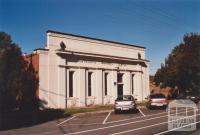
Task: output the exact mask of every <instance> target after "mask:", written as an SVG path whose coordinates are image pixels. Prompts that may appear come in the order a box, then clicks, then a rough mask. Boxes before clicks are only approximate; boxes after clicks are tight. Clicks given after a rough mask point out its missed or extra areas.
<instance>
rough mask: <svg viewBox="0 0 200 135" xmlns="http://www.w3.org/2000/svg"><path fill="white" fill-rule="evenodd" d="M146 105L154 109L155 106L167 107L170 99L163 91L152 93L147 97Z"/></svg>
mask: <svg viewBox="0 0 200 135" xmlns="http://www.w3.org/2000/svg"><path fill="white" fill-rule="evenodd" d="M146 99H147V103H146V107H147V108H148V109H152V108H153V107H165V108H166V107H167V105H168V101H167V98H166V97H165V95H163V94H161V93H154V94H150V95H149V96H148V97H147V98H146Z"/></svg>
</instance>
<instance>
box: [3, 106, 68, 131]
mask: <svg viewBox="0 0 200 135" xmlns="http://www.w3.org/2000/svg"><path fill="white" fill-rule="evenodd" d="M69 116H70V115H64V111H63V110H61V109H45V110H37V111H23V112H22V111H15V112H9V113H4V114H2V115H1V119H0V130H9V129H16V128H22V127H30V126H34V125H37V124H41V123H44V122H48V121H52V120H55V119H58V118H64V117H69Z"/></svg>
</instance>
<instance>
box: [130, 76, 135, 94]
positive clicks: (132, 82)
mask: <svg viewBox="0 0 200 135" xmlns="http://www.w3.org/2000/svg"><path fill="white" fill-rule="evenodd" d="M131 78H132V81H131V85H132V94H134V74H132V77H131Z"/></svg>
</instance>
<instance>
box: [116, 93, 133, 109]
mask: <svg viewBox="0 0 200 135" xmlns="http://www.w3.org/2000/svg"><path fill="white" fill-rule="evenodd" d="M136 100H137V99H135V98H134V97H133V96H132V95H123V96H119V97H118V98H117V99H116V100H115V104H114V111H115V113H118V112H120V111H136V110H137V105H136Z"/></svg>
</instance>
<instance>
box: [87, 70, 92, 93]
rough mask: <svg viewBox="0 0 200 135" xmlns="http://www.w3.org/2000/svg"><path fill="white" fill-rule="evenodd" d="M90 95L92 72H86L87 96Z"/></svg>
mask: <svg viewBox="0 0 200 135" xmlns="http://www.w3.org/2000/svg"><path fill="white" fill-rule="evenodd" d="M91 95H92V72H88V96H91Z"/></svg>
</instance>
